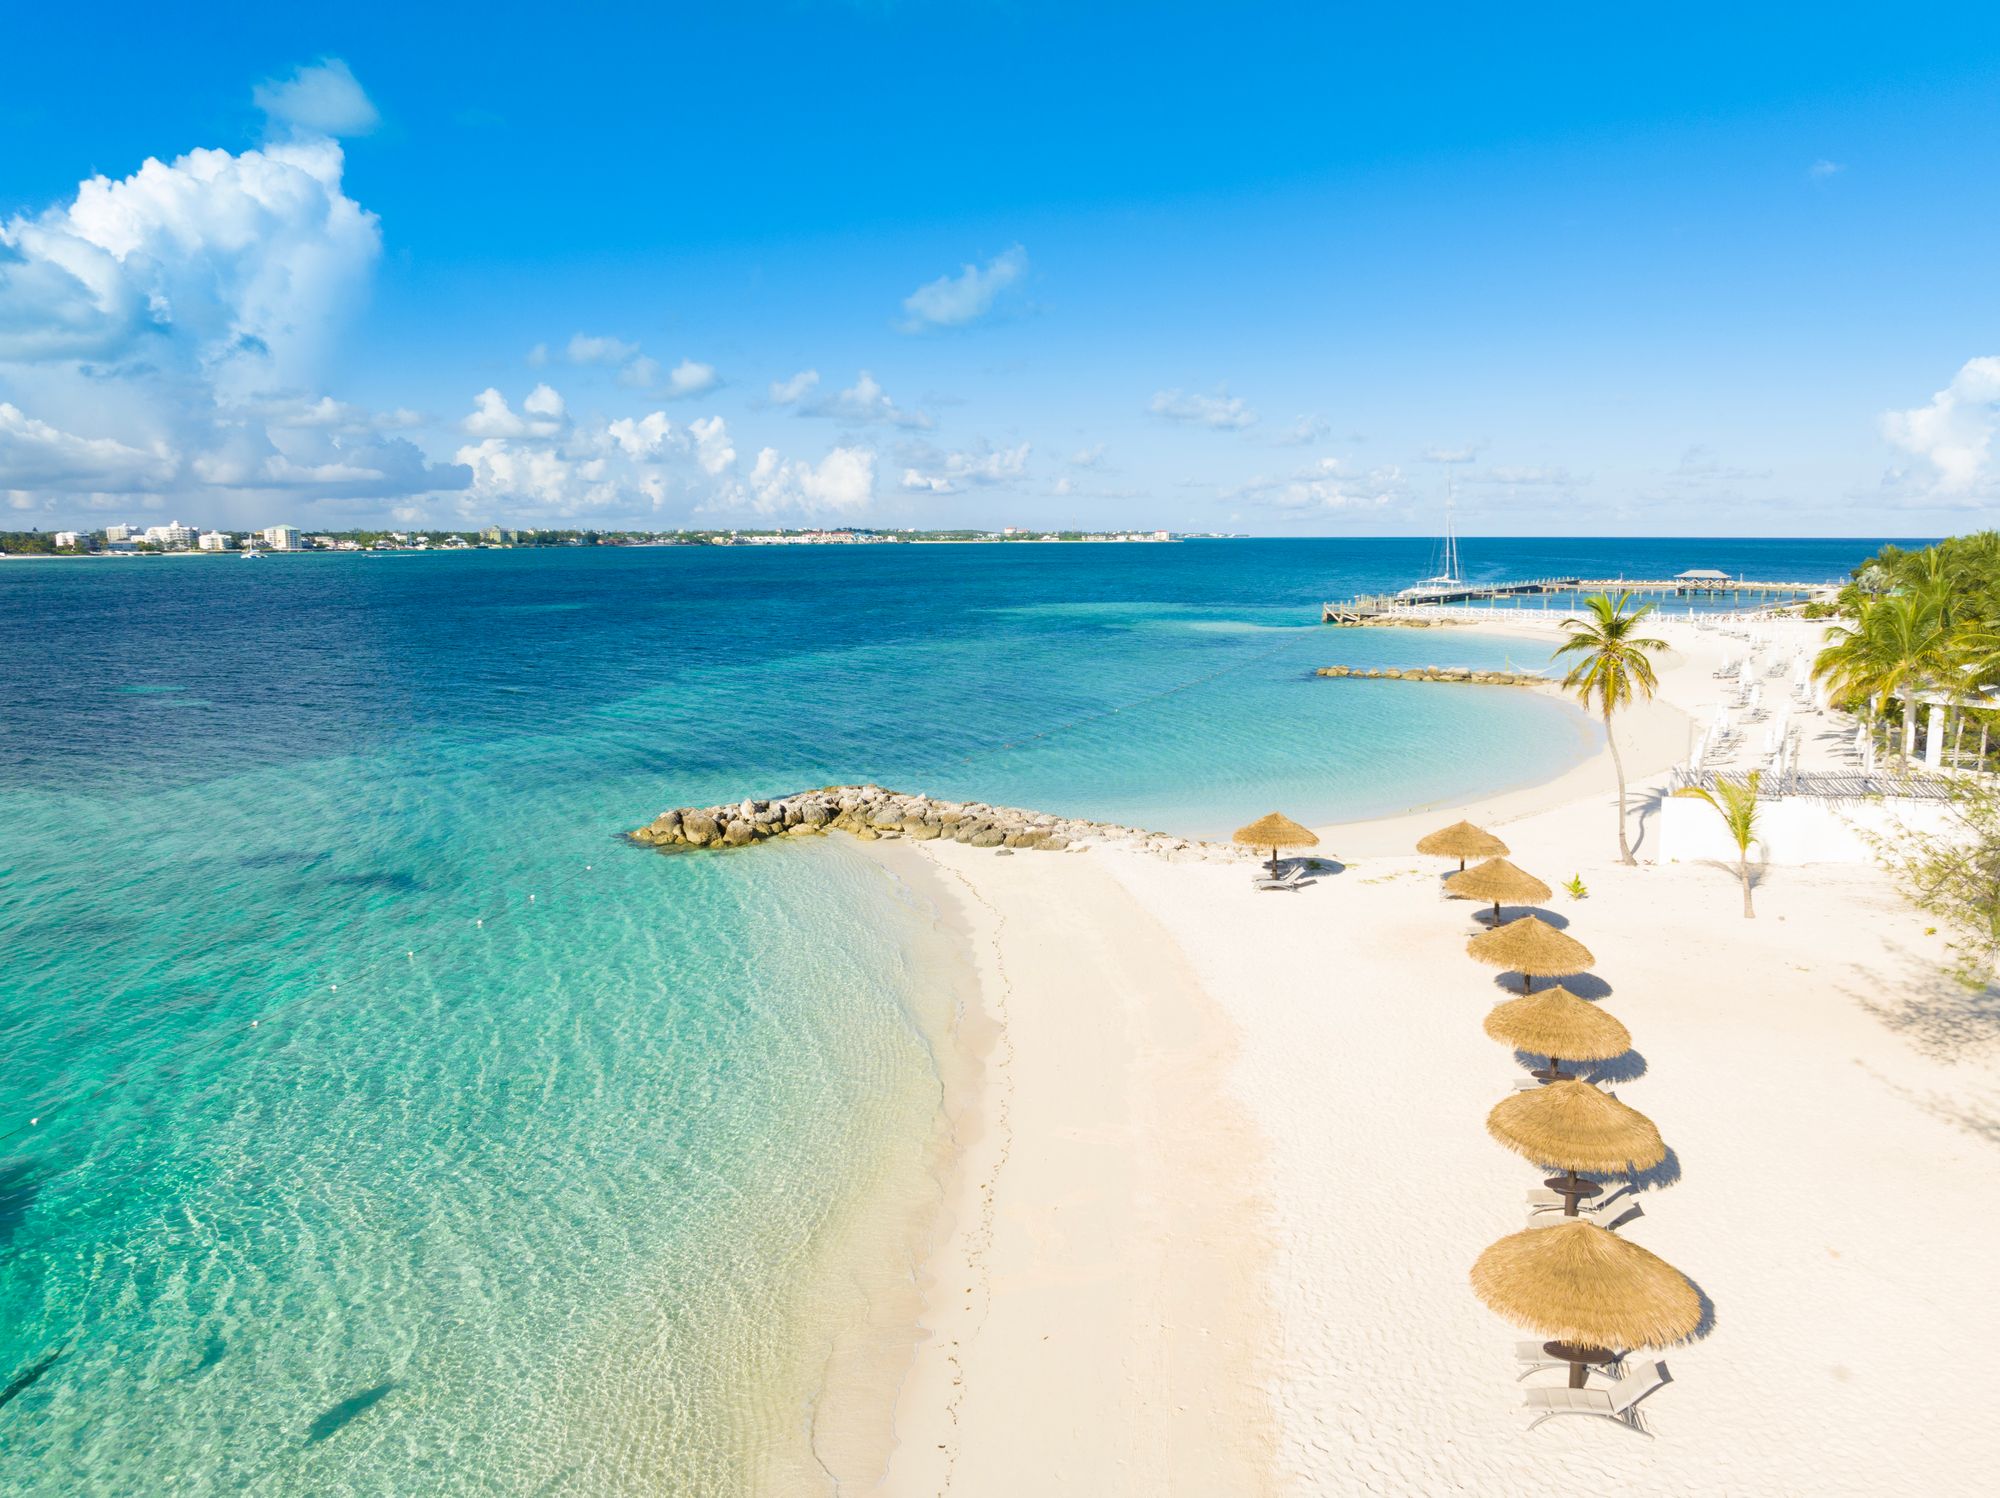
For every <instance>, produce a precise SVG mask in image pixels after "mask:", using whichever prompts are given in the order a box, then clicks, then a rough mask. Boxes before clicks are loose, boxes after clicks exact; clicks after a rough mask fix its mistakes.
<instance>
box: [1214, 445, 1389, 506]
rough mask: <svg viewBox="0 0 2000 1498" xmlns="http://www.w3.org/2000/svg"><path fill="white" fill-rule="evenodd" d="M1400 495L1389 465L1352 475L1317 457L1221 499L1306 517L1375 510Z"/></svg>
mask: <svg viewBox="0 0 2000 1498" xmlns="http://www.w3.org/2000/svg"><path fill="white" fill-rule="evenodd" d="M1404 492H1405V485H1404V482H1403V476H1402V473H1401V471H1400V470H1399V469H1397V468H1395V467H1393V466H1390V467H1383V468H1374V469H1370V470H1368V471H1366V472H1355V471H1354V470H1352V469H1350V468H1349V467H1348V466H1347V465H1346V464H1345V463H1344V462H1342V461H1341V460H1340V459H1339V458H1321V459H1320V460H1319V461H1318V462H1316V463H1313V464H1310V465H1309V466H1307V467H1305V468H1302V469H1299V470H1298V471H1296V472H1294V473H1290V474H1282V475H1278V476H1276V477H1260V478H1255V479H1252V480H1251V481H1250V482H1249V483H1247V484H1244V485H1242V486H1240V487H1239V488H1236V489H1232V490H1229V491H1227V492H1226V493H1224V494H1223V496H1222V498H1223V499H1224V500H1225V501H1235V500H1247V501H1249V502H1250V503H1252V504H1258V505H1264V506H1266V507H1268V508H1270V509H1274V510H1280V511H1285V512H1290V513H1292V514H1294V515H1306V514H1311V513H1315V512H1320V511H1326V510H1379V509H1382V508H1384V507H1385V506H1387V505H1388V504H1389V503H1390V501H1391V500H1394V499H1398V498H1400V497H1401V496H1402V495H1403V493H1404Z"/></svg>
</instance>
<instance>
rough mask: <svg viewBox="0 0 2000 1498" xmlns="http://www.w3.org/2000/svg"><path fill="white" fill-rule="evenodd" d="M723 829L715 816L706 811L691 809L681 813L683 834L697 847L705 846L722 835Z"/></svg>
mask: <svg viewBox="0 0 2000 1498" xmlns="http://www.w3.org/2000/svg"><path fill="white" fill-rule="evenodd" d="M721 834H722V829H721V827H719V826H718V825H717V824H716V820H715V818H714V817H712V816H710V815H709V814H708V813H707V812H705V811H690V812H683V813H682V814H681V836H682V837H684V838H686V839H687V840H688V841H689V842H691V843H693V844H694V845H695V846H696V847H697V848H705V847H707V846H708V845H709V844H710V843H712V842H714V841H715V840H716V838H718V837H719V836H721Z"/></svg>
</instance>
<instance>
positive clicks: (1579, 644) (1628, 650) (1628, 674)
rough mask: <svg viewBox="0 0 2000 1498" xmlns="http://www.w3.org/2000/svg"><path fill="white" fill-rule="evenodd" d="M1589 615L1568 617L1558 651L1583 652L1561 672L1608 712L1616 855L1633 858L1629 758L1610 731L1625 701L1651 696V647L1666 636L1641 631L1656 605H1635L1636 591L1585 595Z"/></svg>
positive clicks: (1568, 687)
mask: <svg viewBox="0 0 2000 1498" xmlns="http://www.w3.org/2000/svg"><path fill="white" fill-rule="evenodd" d="M1583 602H1584V607H1585V608H1587V609H1589V610H1590V615H1589V617H1588V618H1584V619H1565V620H1563V628H1564V629H1566V630H1568V631H1569V632H1570V637H1569V638H1568V639H1567V640H1565V641H1563V643H1562V644H1560V645H1558V646H1557V647H1556V656H1557V658H1561V657H1562V656H1565V655H1576V656H1579V657H1581V659H1579V660H1578V661H1577V663H1576V664H1575V665H1574V666H1572V667H1570V672H1569V675H1567V676H1565V677H1564V678H1563V683H1562V684H1563V689H1564V690H1565V691H1570V692H1575V693H1576V695H1577V697H1578V699H1579V700H1581V701H1582V703H1583V705H1584V706H1585V707H1586V708H1588V707H1595V708H1596V709H1597V710H1598V711H1599V712H1601V713H1602V714H1603V715H1604V738H1605V741H1606V742H1607V743H1609V744H1610V745H1611V767H1612V769H1614V770H1615V771H1617V773H1618V859H1619V862H1621V863H1632V862H1635V860H1634V859H1633V857H1632V844H1631V843H1630V841H1628V840H1627V838H1626V836H1625V761H1624V760H1622V759H1620V758H1619V757H1618V739H1617V737H1616V736H1615V735H1614V734H1613V733H1612V732H1611V715H1612V714H1613V713H1614V712H1616V711H1617V710H1618V709H1619V708H1621V707H1623V706H1625V704H1626V703H1628V702H1630V701H1631V700H1632V698H1633V695H1634V693H1636V694H1638V695H1639V696H1641V697H1651V696H1652V695H1653V690H1654V688H1656V687H1657V686H1658V685H1659V684H1660V683H1659V679H1658V678H1657V677H1656V676H1654V674H1653V662H1652V660H1651V659H1650V658H1649V657H1648V654H1647V652H1649V651H1653V650H1665V649H1666V648H1667V642H1666V641H1665V640H1654V639H1648V638H1645V637H1643V636H1641V635H1640V634H1638V633H1637V630H1638V626H1639V621H1640V620H1642V619H1644V618H1645V617H1646V616H1647V615H1648V614H1650V613H1652V612H1653V609H1654V607H1655V606H1654V605H1653V604H1650V603H1647V604H1641V605H1640V606H1639V607H1638V608H1633V607H1631V603H1632V595H1631V594H1630V593H1620V594H1619V595H1618V601H1617V602H1616V603H1613V602H1612V601H1611V600H1610V599H1609V598H1607V597H1605V596H1604V594H1602V593H1599V594H1596V595H1595V596H1593V597H1590V598H1586V599H1584V601H1583Z"/></svg>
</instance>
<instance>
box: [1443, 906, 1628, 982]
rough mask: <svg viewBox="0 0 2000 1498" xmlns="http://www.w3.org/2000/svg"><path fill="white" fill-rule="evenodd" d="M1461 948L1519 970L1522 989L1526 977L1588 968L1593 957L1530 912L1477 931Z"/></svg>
mask: <svg viewBox="0 0 2000 1498" xmlns="http://www.w3.org/2000/svg"><path fill="white" fill-rule="evenodd" d="M1465 950H1466V952H1467V953H1469V954H1470V955H1471V956H1473V957H1476V958H1478V959H1479V960H1480V961H1481V962H1484V963H1486V964H1488V965H1489V966H1491V967H1497V968H1505V969H1507V970H1508V971H1510V972H1516V973H1519V974H1520V975H1521V992H1522V993H1526V992H1527V991H1528V989H1529V988H1530V987H1531V985H1530V983H1529V981H1528V980H1529V979H1530V978H1567V977H1569V976H1570V974H1572V973H1583V972H1588V971H1589V970H1590V969H1591V967H1592V966H1593V965H1594V964H1595V963H1596V961H1597V959H1596V958H1595V957H1593V956H1591V955H1590V948H1589V947H1586V946H1585V945H1584V944H1583V943H1582V942H1580V941H1578V940H1577V939H1576V938H1575V937H1573V936H1565V935H1563V934H1562V932H1560V931H1558V930H1556V928H1555V927H1553V926H1551V925H1550V924H1549V923H1548V922H1547V921H1545V920H1543V919H1542V918H1541V917H1540V916H1534V915H1524V916H1522V917H1521V918H1520V919H1519V920H1518V921H1509V922H1508V923H1507V924H1506V925H1504V926H1495V927H1494V928H1493V929H1492V930H1491V931H1482V932H1480V933H1479V934H1478V935H1477V936H1475V937H1473V938H1472V940H1471V941H1469V942H1467V943H1466V944H1465Z"/></svg>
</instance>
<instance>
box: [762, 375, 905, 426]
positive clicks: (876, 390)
mask: <svg viewBox="0 0 2000 1498" xmlns="http://www.w3.org/2000/svg"><path fill="white" fill-rule="evenodd" d="M818 387H819V372H818V371H817V370H811V369H806V370H801V371H800V372H799V373H797V374H795V375H793V376H792V377H791V378H790V379H789V380H784V381H780V382H777V383H774V384H773V385H772V386H771V403H772V404H773V405H778V406H785V407H788V408H789V409H791V410H792V411H794V412H796V413H797V414H798V415H800V416H823V417H826V418H827V419H829V420H831V421H839V422H845V423H846V424H847V425H849V426H895V427H904V428H907V429H910V430H914V431H926V430H928V429H929V428H930V426H931V418H930V415H929V413H927V412H924V411H912V410H909V409H907V408H906V407H903V406H899V405H897V404H896V402H895V401H893V400H891V399H890V397H889V392H888V391H886V390H884V389H883V388H882V384H881V382H880V381H879V380H877V379H876V378H875V376H873V375H872V374H870V373H869V372H868V371H867V370H865V369H864V370H862V371H861V372H860V374H858V375H857V376H856V377H855V380H854V383H853V384H852V385H850V386H848V388H847V389H845V390H841V391H836V392H832V393H829V394H824V395H816V394H814V392H815V391H816V390H817V389H818Z"/></svg>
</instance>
